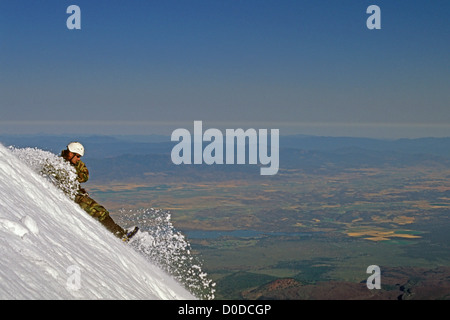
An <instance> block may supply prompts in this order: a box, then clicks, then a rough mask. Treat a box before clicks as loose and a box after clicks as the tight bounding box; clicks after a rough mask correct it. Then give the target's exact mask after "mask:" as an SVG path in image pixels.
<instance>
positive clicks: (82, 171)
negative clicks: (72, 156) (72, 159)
mask: <svg viewBox="0 0 450 320" xmlns="http://www.w3.org/2000/svg"><path fill="white" fill-rule="evenodd" d="M67 155H68V152H67V150H63V151H62V152H61V157H63V158H64V159H65V160H67V161H69V159H68V158H67ZM70 164H71V165H73V166H74V167H75V169H76V170H77V175H78V182H79V183H83V182H86V181H88V180H89V170H88V169H87V168H86V165H85V164H84V162H83V161H81V160H79V161H78V163H77V164H73V163H70Z"/></svg>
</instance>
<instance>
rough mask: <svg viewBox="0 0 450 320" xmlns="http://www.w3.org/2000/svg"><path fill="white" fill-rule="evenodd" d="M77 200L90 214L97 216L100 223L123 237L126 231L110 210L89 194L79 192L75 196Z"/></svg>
mask: <svg viewBox="0 0 450 320" xmlns="http://www.w3.org/2000/svg"><path fill="white" fill-rule="evenodd" d="M75 202H76V203H78V204H79V205H80V207H81V208H82V209H83V210H84V211H86V212H87V213H88V214H89V215H91V216H92V217H94V218H96V219H97V220H98V221H100V223H101V224H102V225H103V226H104V227H105V228H106V229H108V230H109V231H111V232H112V233H113V234H114V235H115V236H116V237H118V238H122V237H123V236H124V235H125V233H126V231H125V230H124V229H122V227H120V226H119V225H118V224H116V223H115V222H114V220H113V219H112V218H111V217H110V216H109V212H108V210H106V208H105V207H103V206H101V205H99V204H98V203H97V202H96V201H95V200H94V199H92V198H90V197H89V196H87V195H84V194H79V195H77V196H76V197H75Z"/></svg>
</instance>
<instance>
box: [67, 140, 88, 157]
mask: <svg viewBox="0 0 450 320" xmlns="http://www.w3.org/2000/svg"><path fill="white" fill-rule="evenodd" d="M67 150H69V151H70V152H72V153H78V154H79V155H80V156H84V147H83V145H82V144H81V143H79V142H71V143H69V145H68V146H67Z"/></svg>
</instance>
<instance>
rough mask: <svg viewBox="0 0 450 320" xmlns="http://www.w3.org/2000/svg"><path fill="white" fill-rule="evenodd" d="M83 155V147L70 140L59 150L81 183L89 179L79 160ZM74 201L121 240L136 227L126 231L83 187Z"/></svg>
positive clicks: (131, 234)
mask: <svg viewBox="0 0 450 320" xmlns="http://www.w3.org/2000/svg"><path fill="white" fill-rule="evenodd" d="M82 156H84V147H83V145H82V144H81V143H79V142H71V143H69V145H68V146H67V149H66V150H63V151H62V152H61V157H63V158H64V159H65V160H66V161H68V162H70V164H71V165H72V166H74V167H75V169H76V171H77V175H78V182H80V183H83V182H86V181H88V179H89V171H88V169H87V168H86V166H85V164H84V163H83V162H82V161H81V160H80V158H81V157H82ZM75 202H76V203H78V204H79V205H80V207H81V208H83V209H84V210H85V211H86V212H87V213H89V214H90V215H91V216H92V217H94V218H96V219H97V220H98V221H100V223H101V224H102V225H103V226H105V228H106V229H108V230H109V231H111V232H112V233H113V234H114V235H115V236H116V237H118V238H120V239H122V240H123V241H128V240H129V239H130V238H131V237H132V236H133V235H134V234H135V233H136V232H137V228H135V229H134V230H133V231H131V232H128V231H127V230H124V229H123V228H122V227H120V226H119V225H118V224H116V223H115V222H114V220H113V219H112V218H111V217H110V215H109V212H108V210H106V209H105V207H103V206H101V205H99V204H98V203H97V202H96V201H95V200H94V199H92V198H90V197H89V194H88V193H87V192H86V190H84V189H83V188H79V190H78V194H77V195H76V197H75Z"/></svg>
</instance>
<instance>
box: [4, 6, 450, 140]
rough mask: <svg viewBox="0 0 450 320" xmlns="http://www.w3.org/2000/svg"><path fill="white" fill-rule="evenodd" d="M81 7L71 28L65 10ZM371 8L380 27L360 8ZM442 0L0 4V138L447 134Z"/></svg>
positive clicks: (449, 78)
mask: <svg viewBox="0 0 450 320" xmlns="http://www.w3.org/2000/svg"><path fill="white" fill-rule="evenodd" d="M71 4H76V5H78V6H79V7H80V8H81V30H68V29H67V27H66V20H67V18H68V17H69V14H67V13H66V9H67V7H68V6H69V5H71ZM371 4H376V5H378V6H379V7H380V8H381V27H382V28H381V30H368V29H367V27H366V20H367V18H368V17H369V14H367V13H366V9H367V7H368V6H369V5H371ZM449 17H450V2H449V1H448V0H431V1H429V0H428V1H425V0H420V1H392V0H390V1H386V0H383V1H381V0H371V1H363V0H361V1H354V0H343V1H335V0H327V1H322V0H314V1H313V0H308V1H300V0H296V1H294V0H290V1H286V0H278V1H272V0H266V1H264V0H259V1H256V0H221V1H215V0H178V1H175V0H161V1H151V0H147V1H143V0H133V1H115V0H95V1H93V0H91V1H80V0H72V1H62V0H45V1H31V0H30V1H23V0H1V1H0V68H1V69H0V83H1V86H0V133H57V134H58V133H61V134H62V133H64V134H65V133H74V132H76V133H86V134H91V133H103V134H112V133H118V134H149V133H162V134H170V133H171V132H172V131H173V130H175V129H176V128H180V127H183V128H187V129H190V130H192V126H193V121H194V120H202V121H203V124H204V127H205V128H206V127H216V128H239V127H242V128H250V127H252V128H269V129H270V128H277V129H280V134H282V135H283V134H291V133H303V134H316V135H347V136H374V137H387V138H396V137H416V136H450V90H449V89H450V72H449V71H450V70H449V68H450V54H449V52H450V50H449V49H450V41H449V34H450V22H449V21H450V19H449Z"/></svg>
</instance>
